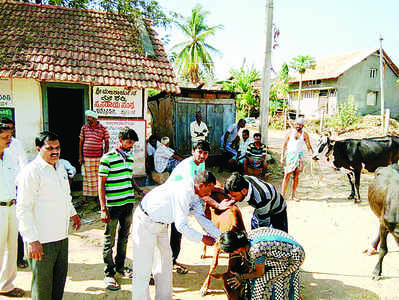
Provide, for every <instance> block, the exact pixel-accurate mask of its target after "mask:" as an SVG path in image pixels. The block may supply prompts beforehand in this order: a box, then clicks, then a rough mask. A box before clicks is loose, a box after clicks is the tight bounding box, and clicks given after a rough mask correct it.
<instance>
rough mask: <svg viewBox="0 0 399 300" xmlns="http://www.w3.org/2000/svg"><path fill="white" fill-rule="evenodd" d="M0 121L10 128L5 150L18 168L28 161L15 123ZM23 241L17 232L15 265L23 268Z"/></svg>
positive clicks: (6, 119)
mask: <svg viewBox="0 0 399 300" xmlns="http://www.w3.org/2000/svg"><path fill="white" fill-rule="evenodd" d="M0 122H1V123H4V124H6V125H8V127H10V128H11V130H12V137H11V144H10V147H8V148H6V150H5V151H10V152H12V153H13V155H14V156H15V157H16V158H17V159H18V167H19V170H22V168H23V167H24V166H25V165H26V164H27V163H28V158H27V156H26V152H25V150H24V147H23V146H22V143H21V142H20V140H18V139H17V138H16V137H15V124H14V122H13V121H12V120H11V119H9V118H7V117H3V118H1V120H0ZM24 255H25V254H24V242H23V240H22V237H21V234H20V233H18V252H17V266H18V268H21V269H25V268H27V267H28V263H27V262H26V260H25V259H24Z"/></svg>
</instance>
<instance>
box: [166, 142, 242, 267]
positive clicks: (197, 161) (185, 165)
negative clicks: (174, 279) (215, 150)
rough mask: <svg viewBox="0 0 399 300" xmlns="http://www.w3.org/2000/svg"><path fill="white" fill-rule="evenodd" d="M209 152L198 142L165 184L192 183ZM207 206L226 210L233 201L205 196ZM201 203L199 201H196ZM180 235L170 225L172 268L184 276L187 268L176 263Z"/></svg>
mask: <svg viewBox="0 0 399 300" xmlns="http://www.w3.org/2000/svg"><path fill="white" fill-rule="evenodd" d="M210 151H211V148H210V145H209V143H208V142H207V141H205V140H200V141H199V142H197V143H195V144H194V145H193V148H192V152H191V153H192V156H190V157H188V158H186V159H184V160H183V161H182V162H181V163H179V164H178V165H177V167H176V168H175V169H174V170H173V172H172V173H171V174H170V176H169V178H168V180H167V182H172V181H174V182H175V181H180V182H183V181H186V180H191V181H193V180H194V178H195V176H197V175H198V174H200V173H201V172H203V171H205V160H206V159H207V158H208V155H209V152H210ZM202 200H203V201H205V202H206V203H207V204H208V205H210V206H211V207H213V208H217V209H219V210H222V211H223V210H226V209H227V208H230V207H231V205H232V204H233V202H234V201H230V199H228V200H224V201H222V202H220V203H218V202H216V200H214V199H213V198H211V197H210V196H205V197H203V198H202ZM198 201H201V200H198ZM181 236H182V235H181V233H180V232H179V231H178V230H177V229H176V226H175V224H174V223H172V224H171V230H170V246H171V248H172V254H173V266H174V268H175V269H176V272H178V273H180V274H186V273H187V272H188V270H187V268H186V267H185V266H184V265H182V264H180V263H178V262H177V258H178V256H179V253H180V245H181Z"/></svg>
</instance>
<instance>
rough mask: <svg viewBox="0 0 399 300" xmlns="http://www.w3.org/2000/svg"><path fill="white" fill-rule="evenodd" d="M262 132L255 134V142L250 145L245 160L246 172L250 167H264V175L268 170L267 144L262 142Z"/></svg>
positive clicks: (245, 172)
mask: <svg viewBox="0 0 399 300" xmlns="http://www.w3.org/2000/svg"><path fill="white" fill-rule="evenodd" d="M261 138H262V136H261V134H260V133H255V134H254V142H253V143H251V144H249V145H248V148H247V152H246V154H245V160H244V174H247V173H248V168H251V169H255V168H262V175H263V176H264V175H265V174H266V171H267V162H266V155H267V149H266V145H265V144H263V143H262V142H261Z"/></svg>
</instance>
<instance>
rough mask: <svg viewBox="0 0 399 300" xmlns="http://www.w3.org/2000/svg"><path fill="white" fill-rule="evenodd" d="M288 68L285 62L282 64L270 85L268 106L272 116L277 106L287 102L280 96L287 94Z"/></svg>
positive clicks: (282, 106)
mask: <svg viewBox="0 0 399 300" xmlns="http://www.w3.org/2000/svg"><path fill="white" fill-rule="evenodd" d="M288 80H289V68H288V65H287V64H283V66H282V67H281V70H280V72H279V74H278V76H277V78H275V79H274V80H273V81H272V83H271V86H270V94H269V107H270V114H271V115H272V116H273V115H274V113H275V111H276V109H277V108H284V107H285V106H286V105H287V103H286V101H284V100H282V99H281V98H282V97H283V98H286V97H287V95H288Z"/></svg>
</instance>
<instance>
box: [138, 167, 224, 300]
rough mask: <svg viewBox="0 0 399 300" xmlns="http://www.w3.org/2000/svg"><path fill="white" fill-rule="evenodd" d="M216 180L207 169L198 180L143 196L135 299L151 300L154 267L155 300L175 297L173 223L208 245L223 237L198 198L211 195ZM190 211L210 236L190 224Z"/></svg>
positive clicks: (177, 183)
mask: <svg viewBox="0 0 399 300" xmlns="http://www.w3.org/2000/svg"><path fill="white" fill-rule="evenodd" d="M215 183H216V178H215V176H214V175H213V174H212V173H209V172H207V171H204V172H202V173H200V174H198V175H197V176H196V177H195V179H194V181H191V182H190V181H184V182H181V181H171V182H168V183H165V184H163V185H160V186H158V187H156V188H155V189H153V190H152V191H151V192H149V193H148V194H147V195H146V196H145V197H144V198H143V200H142V201H141V203H140V206H139V207H140V208H138V209H136V211H135V213H134V216H133V231H132V237H133V293H132V294H133V300H148V299H150V297H149V290H148V282H149V279H150V274H151V270H152V273H153V274H154V278H155V288H156V296H155V299H159V300H161V299H162V300H164V299H172V250H171V248H170V245H169V238H168V227H169V224H171V223H173V222H175V224H176V228H177V230H179V231H180V232H181V233H182V234H183V236H185V237H187V238H188V239H190V240H191V241H195V242H203V243H204V244H205V245H208V246H209V245H210V246H212V245H213V244H214V243H215V241H216V239H217V238H218V237H219V236H220V230H219V229H217V228H216V227H215V225H214V224H213V223H212V222H211V221H210V220H208V219H207V218H206V217H205V215H204V212H203V208H202V203H201V201H198V197H204V196H209V195H210V194H211V191H212V188H213V186H214V184H215ZM190 213H192V214H193V215H194V217H195V218H196V219H197V221H198V223H199V224H200V225H201V227H202V228H203V229H204V230H205V231H206V232H207V233H208V235H204V234H202V233H200V232H198V231H196V230H195V229H193V228H192V227H191V226H190V225H189V220H188V216H189V214H190ZM153 259H154V261H153Z"/></svg>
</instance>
